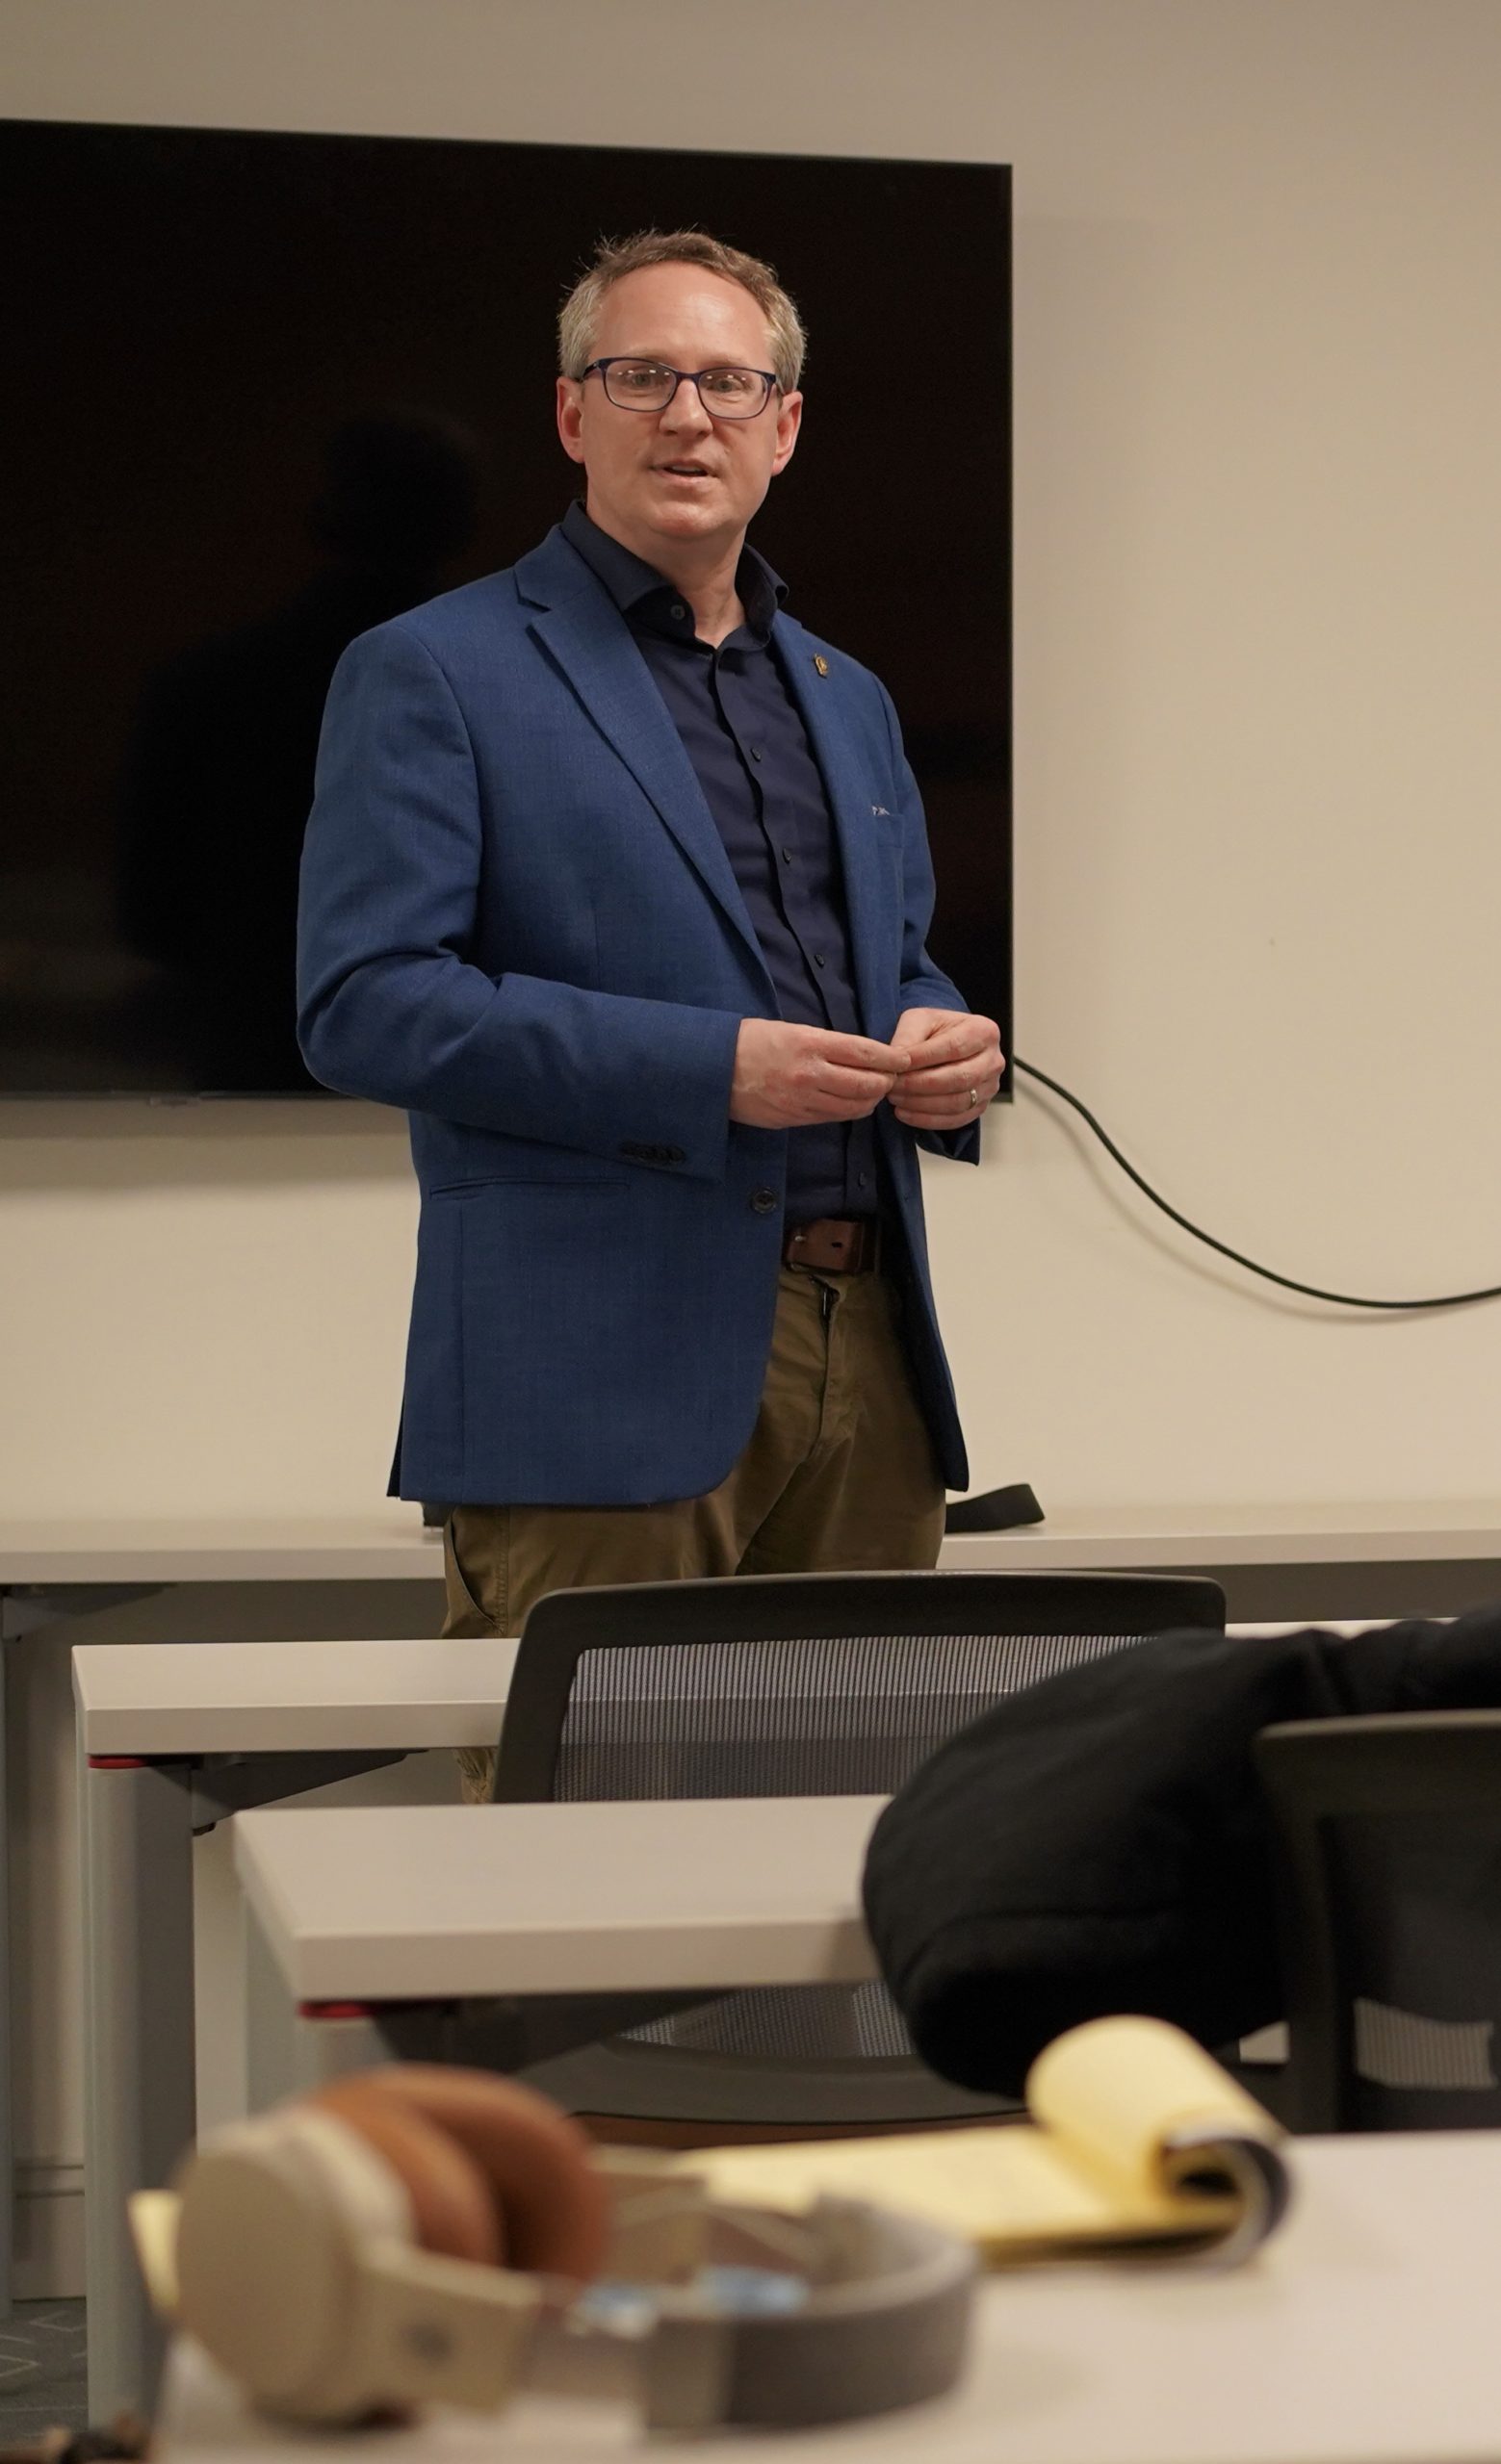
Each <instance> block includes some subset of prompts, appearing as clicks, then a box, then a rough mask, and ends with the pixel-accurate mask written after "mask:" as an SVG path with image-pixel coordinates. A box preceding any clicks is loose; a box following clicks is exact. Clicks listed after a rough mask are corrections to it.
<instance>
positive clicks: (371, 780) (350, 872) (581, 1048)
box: [298, 621, 740, 1179]
mask: <svg viewBox="0 0 1501 2464" xmlns="http://www.w3.org/2000/svg"><path fill="white" fill-rule="evenodd" d="M480 846H481V832H480V807H479V781H478V777H477V773H476V767H475V760H474V755H473V750H472V747H471V744H470V739H469V732H468V729H467V727H466V726H465V723H464V718H463V713H462V711H461V709H460V707H459V705H458V703H457V700H456V698H455V696H454V693H453V687H452V685H451V684H450V682H449V680H448V678H447V676H446V675H445V674H444V671H443V669H442V667H441V666H440V664H439V662H438V661H437V659H435V658H434V657H433V655H431V653H430V652H429V651H428V650H427V647H426V645H425V644H424V643H423V642H422V641H421V640H420V639H419V638H418V636H417V635H416V634H415V633H413V632H412V631H411V630H410V629H408V628H406V627H405V626H403V625H402V624H401V622H400V621H398V622H396V623H393V624H390V625H384V626H381V627H379V628H377V629H376V630H375V632H373V633H366V634H363V635H361V637H360V638H359V640H357V641H355V642H353V643H351V644H350V646H349V649H348V650H347V651H346V653H345V655H344V656H343V658H342V659H341V660H340V662H339V665H338V668H337V669H336V671H335V674H334V678H333V682H332V685H331V686H330V688H329V694H328V703H327V707H326V710H325V712H324V717H323V735H322V739H321V742H320V746H319V756H318V769H317V779H316V788H315V795H314V803H313V810H312V815H311V818H310V820H309V822H308V828H307V836H306V840H305V842H304V847H303V856H302V875H301V893H300V900H299V907H298V1038H299V1040H300V1043H301V1047H302V1053H303V1058H304V1059H305V1060H306V1062H307V1065H308V1067H309V1068H310V1069H311V1070H312V1072H313V1074H314V1076H315V1077H317V1078H318V1079H320V1080H321V1081H322V1082H323V1085H324V1086H327V1087H331V1088H334V1089H335V1090H337V1091H339V1092H340V1093H343V1094H349V1095H363V1096H367V1097H370V1098H372V1099H373V1100H374V1101H375V1102H377V1103H387V1104H396V1105H400V1106H402V1107H403V1108H405V1109H406V1110H408V1111H412V1112H423V1113H432V1114H435V1115H437V1116H439V1117H442V1118H445V1119H449V1120H453V1121H459V1122H463V1123H464V1124H466V1125H467V1126H470V1127H473V1128H478V1129H487V1130H498V1131H501V1132H503V1133H504V1134H505V1135H507V1136H510V1137H515V1138H526V1139H535V1140H540V1141H542V1142H545V1143H551V1144H554V1145H558V1146H567V1147H574V1148H580V1149H582V1150H583V1151H584V1152H585V1153H589V1154H598V1155H601V1156H608V1157H609V1158H610V1159H611V1160H612V1161H614V1160H618V1159H619V1158H620V1157H621V1153H622V1146H623V1144H624V1143H625V1142H632V1143H635V1144H638V1145H649V1146H651V1147H653V1148H654V1149H656V1150H658V1151H657V1153H656V1155H655V1157H654V1158H653V1159H652V1160H653V1162H654V1163H656V1164H665V1165H670V1166H673V1167H674V1168H677V1169H679V1170H682V1171H684V1172H686V1173H687V1174H689V1175H691V1176H694V1177H702V1178H705V1179H718V1178H721V1177H722V1175H723V1173H724V1169H725V1164H726V1154H727V1146H728V1139H729V1106H730V1084H731V1079H732V1077H733V1075H734V1068H735V1045H736V1038H737V1036H738V1032H739V1024H740V1022H739V1019H738V1016H737V1015H735V1014H733V1013H731V1012H728V1011H717V1010H703V1009H696V1008H692V1007H689V1006H688V1005H686V1004H684V1005H681V1006H680V1005H678V1004H677V1003H674V1002H667V1001H648V1000H638V999H634V998H632V997H628V996H626V995H624V994H617V993H609V992H600V991H595V990H592V989H589V988H584V987H582V986H578V985H572V984H562V983H554V982H550V981H547V980H545V979H543V978H540V977H537V976H529V975H520V974H512V973H508V972H507V973H505V974H502V975H500V976H490V975H487V974H486V973H485V972H484V971H483V969H482V968H480V967H478V966H476V965H475V964H474V963H472V962H471V961H470V959H469V958H468V957H467V956H466V952H467V950H468V949H469V947H470V945H471V941H472V937H473V933H474V927H475V917H476V906H477V898H478V892H479V865H480ZM662 1149H670V1150H672V1151H671V1152H669V1153H663V1152H661V1150H662ZM632 1160H635V1159H632Z"/></svg>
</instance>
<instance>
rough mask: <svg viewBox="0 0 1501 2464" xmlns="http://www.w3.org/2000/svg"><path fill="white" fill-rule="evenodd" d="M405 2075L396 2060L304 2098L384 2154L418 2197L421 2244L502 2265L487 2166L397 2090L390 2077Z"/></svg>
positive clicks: (415, 2219) (416, 2229)
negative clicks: (393, 2090) (392, 2088)
mask: <svg viewBox="0 0 1501 2464" xmlns="http://www.w3.org/2000/svg"><path fill="white" fill-rule="evenodd" d="M398 2075H399V2073H398V2072H397V2070H396V2069H395V2066H392V2067H391V2068H390V2069H384V2070H377V2071H365V2072H361V2073H356V2074H354V2075H352V2076H351V2077H349V2078H348V2079H335V2080H332V2081H330V2083H329V2084H328V2086H327V2087H325V2088H320V2089H317V2090H316V2091H315V2092H314V2093H313V2094H312V2095H310V2096H308V2097H306V2098H305V2099H303V2100H302V2101H304V2102H305V2103H306V2104H308V2105H311V2106H313V2107H314V2108H315V2109H319V2110H321V2111H323V2112H324V2113H329V2114H334V2115H336V2116H337V2117H338V2118H339V2120H340V2121H342V2122H346V2123H348V2124H349V2128H350V2129H351V2130H357V2131H358V2132H359V2134H360V2137H361V2138H362V2139H366V2140H368V2141H369V2143H370V2144H371V2146H372V2147H374V2148H375V2152H376V2153H377V2155H379V2156H381V2157H383V2158H384V2160H385V2162H386V2163H387V2164H388V2165H389V2166H390V2168H391V2169H392V2171H393V2172H394V2173H395V2174H396V2176H397V2178H398V2180H399V2181H400V2182H401V2186H402V2188H403V2189H404V2190H405V2192H406V2194H407V2196H408V2197H409V2198H410V2200H411V2203H412V2229H413V2234H414V2237H415V2240H416V2242H417V2245H418V2246H419V2248H421V2249H424V2250H432V2251H435V2252H437V2253H438V2254H439V2255H440V2256H442V2257H444V2258H450V2259H473V2260H475V2261H476V2262H478V2264H479V2266H481V2267H496V2266H498V2265H499V2264H500V2262H501V2260H502V2258H503V2257H504V2246H503V2244H502V2239H501V2231H500V2226H499V2220H498V2219H497V2216H496V2206H495V2199H494V2195H493V2194H492V2191H491V2188H490V2182H489V2178H488V2175H487V2173H486V2171H485V2169H484V2168H483V2167H482V2166H481V2165H479V2164H477V2163H476V2161H475V2159H474V2158H473V2157H472V2156H471V2155H470V2154H469V2153H468V2152H467V2150H466V2149H465V2147H464V2145H463V2143H462V2141H461V2140H459V2139H458V2138H457V2137H456V2136H454V2135H453V2133H451V2132H449V2131H447V2130H445V2129H443V2128H442V2127H441V2126H440V2125H439V2124H437V2123H436V2122H434V2121H431V2120H429V2119H428V2118H427V2117H426V2116H425V2115H424V2114H423V2113H422V2112H421V2111H420V2110H419V2109H418V2107H417V2106H416V2105H415V2104H414V2103H413V2102H412V2100H411V2099H410V2098H407V2097H401V2096H397V2095H393V2094H392V2093H391V2092H389V2089H388V2087H387V2086H386V2084H385V2083H386V2082H387V2081H388V2080H390V2079H392V2078H394V2077H396V2076H398Z"/></svg>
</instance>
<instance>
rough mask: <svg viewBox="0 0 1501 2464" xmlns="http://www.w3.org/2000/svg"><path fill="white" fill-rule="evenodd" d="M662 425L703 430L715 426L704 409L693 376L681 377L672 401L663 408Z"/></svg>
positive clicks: (702, 399) (702, 400)
mask: <svg viewBox="0 0 1501 2464" xmlns="http://www.w3.org/2000/svg"><path fill="white" fill-rule="evenodd" d="M661 424H662V425H663V427H672V428H681V427H689V428H698V429H701V430H702V429H704V428H709V427H712V425H713V422H712V420H711V418H710V416H709V413H708V412H707V411H706V410H705V408H704V398H703V396H702V394H700V392H699V390H698V387H697V386H696V385H695V384H694V382H693V379H692V377H691V376H680V377H679V379H678V382H677V385H676V387H675V388H674V391H673V397H672V399H671V401H670V402H667V403H664V404H663V406H662V413H661Z"/></svg>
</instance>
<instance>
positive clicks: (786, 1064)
mask: <svg viewBox="0 0 1501 2464" xmlns="http://www.w3.org/2000/svg"><path fill="white" fill-rule="evenodd" d="M911 1058H912V1057H911V1055H910V1053H906V1052H897V1051H894V1050H893V1047H892V1045H891V1044H889V1043H872V1042H871V1040H870V1039H869V1037H868V1036H841V1035H838V1034H836V1033H835V1031H834V1029H833V1028H832V1027H792V1026H789V1025H788V1024H787V1023H786V1021H785V1020H784V1019H781V1018H742V1019H741V1021H740V1032H739V1036H738V1040H737V1042H736V1046H735V1076H734V1078H733V1079H732V1080H731V1082H730V1118H731V1119H732V1120H738V1121H743V1122H744V1123H745V1124H746V1126H747V1127H748V1128H750V1129H806V1128H807V1127H809V1126H810V1125H811V1123H813V1122H814V1121H821V1120H864V1119H865V1118H866V1117H867V1115H868V1114H870V1113H873V1112H874V1110H875V1108H876V1106H877V1104H881V1103H884V1102H885V1100H886V1098H887V1096H888V1095H889V1094H890V1093H891V1091H892V1089H893V1087H894V1086H895V1084H896V1081H897V1079H898V1078H902V1077H905V1075H906V1073H907V1070H908V1068H909V1067H910V1066H911Z"/></svg>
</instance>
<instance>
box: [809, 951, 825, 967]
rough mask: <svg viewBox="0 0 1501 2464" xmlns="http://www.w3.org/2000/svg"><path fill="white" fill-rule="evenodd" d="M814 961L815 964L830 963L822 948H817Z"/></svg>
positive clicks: (823, 964)
mask: <svg viewBox="0 0 1501 2464" xmlns="http://www.w3.org/2000/svg"><path fill="white" fill-rule="evenodd" d="M813 963H814V964H815V966H827V965H828V963H829V962H828V960H827V959H826V958H825V957H824V955H823V952H822V951H821V950H815V952H814V961H813Z"/></svg>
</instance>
